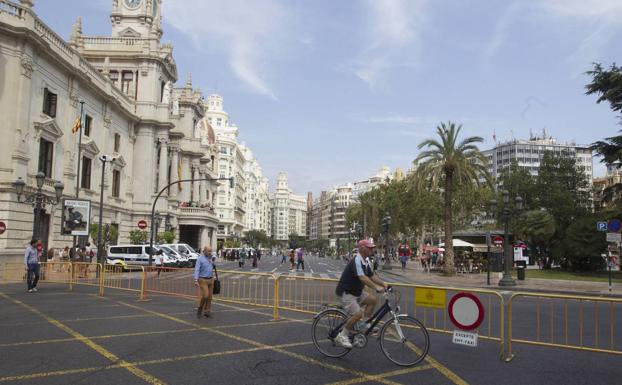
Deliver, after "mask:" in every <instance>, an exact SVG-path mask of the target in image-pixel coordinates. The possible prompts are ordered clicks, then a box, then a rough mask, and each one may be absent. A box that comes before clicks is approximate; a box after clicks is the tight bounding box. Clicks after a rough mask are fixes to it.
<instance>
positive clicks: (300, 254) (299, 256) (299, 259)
mask: <svg viewBox="0 0 622 385" xmlns="http://www.w3.org/2000/svg"><path fill="white" fill-rule="evenodd" d="M301 267H302V270H303V271H304V269H305V253H304V251H303V250H302V247H301V248H299V249H298V251H297V252H296V271H298V269H300V268H301Z"/></svg>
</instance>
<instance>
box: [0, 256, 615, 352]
mask: <svg viewBox="0 0 622 385" xmlns="http://www.w3.org/2000/svg"><path fill="white" fill-rule="evenodd" d="M192 275H193V270H192V269H187V268H186V269H183V268H157V267H155V266H151V267H145V266H125V267H124V266H115V265H103V266H102V265H101V264H97V263H73V264H71V263H68V262H43V263H41V266H40V281H41V282H43V283H46V282H49V283H61V284H68V285H69V288H70V289H71V288H72V287H73V285H86V286H94V287H98V288H99V294H100V295H104V288H111V289H118V290H129V291H133V292H137V293H139V298H140V299H145V298H146V296H147V294H148V293H156V294H166V295H174V296H180V297H187V298H193V299H194V298H198V295H199V290H198V288H197V287H196V286H195V285H194V280H193V279H192ZM219 278H220V281H221V292H220V294H219V295H217V296H215V297H214V299H215V300H216V301H223V302H232V303H239V304H245V305H254V306H265V307H271V308H273V318H274V319H275V320H276V319H278V318H279V311H280V310H289V311H296V312H303V313H309V314H314V313H316V312H318V311H320V310H321V309H322V306H323V305H324V304H327V303H338V299H337V297H336V295H335V286H336V284H337V280H335V279H327V278H314V277H305V276H290V275H274V274H267V273H253V272H244V271H228V270H222V271H219ZM25 279H26V271H25V269H24V265H23V264H22V263H4V264H1V265H0V283H12V282H23V281H24V280H25ZM391 284H392V285H393V286H394V287H396V288H398V290H399V292H400V293H401V299H400V303H399V305H400V309H401V310H400V312H403V313H407V314H410V315H412V316H414V317H416V318H418V319H419V320H420V321H421V322H423V324H424V325H425V326H426V328H427V329H428V330H429V331H432V332H440V333H447V334H450V333H452V332H453V330H454V329H455V327H454V326H453V324H452V323H451V321H450V320H449V319H448V318H449V317H448V312H447V305H448V304H449V301H450V299H451V298H452V297H453V296H454V295H455V294H457V293H458V292H468V293H472V294H473V295H475V296H477V297H478V298H479V299H480V301H481V302H482V304H483V306H484V312H485V318H484V322H483V323H482V324H481V325H480V326H479V328H478V330H476V332H477V333H478V335H479V338H482V339H487V340H492V341H498V343H499V350H500V356H501V357H502V358H505V360H506V361H508V362H509V361H510V360H511V359H512V358H513V357H514V354H513V344H514V343H521V344H529V345H535V346H542V347H553V348H566V349H576V350H584V351H592V352H601V353H611V354H619V355H622V321H620V320H621V319H622V299H617V298H603V297H589V296H574V295H557V294H544V293H542V294H539V293H523V292H517V293H515V294H513V295H512V296H511V297H510V299H509V301H508V305H507V309H508V310H507V311H508V317H507V326H508V329H507V330H508V335H507V338H506V336H505V326H506V324H505V323H506V321H505V319H504V314H505V302H504V299H503V297H502V296H501V295H500V294H499V293H498V292H497V291H493V290H484V289H464V288H455V287H440V286H421V285H409V284H403V283H391ZM417 293H419V296H418V294H417ZM426 294H429V295H431V296H436V299H435V301H439V302H438V303H437V305H436V306H435V305H430V304H422V303H421V302H418V301H421V299H419V300H418V299H417V298H418V297H419V298H421V296H422V295H426ZM515 313H520V314H521V317H520V319H514V314H515ZM506 341H507V355H506V354H505V352H504V348H505V346H506Z"/></svg>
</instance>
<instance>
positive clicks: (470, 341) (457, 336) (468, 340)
mask: <svg viewBox="0 0 622 385" xmlns="http://www.w3.org/2000/svg"><path fill="white" fill-rule="evenodd" d="M477 336H478V335H477V333H469V332H464V331H462V330H454V337H453V339H452V341H451V342H453V343H454V344H458V345H466V346H471V347H474V348H475V347H477Z"/></svg>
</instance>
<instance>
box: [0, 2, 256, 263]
mask: <svg viewBox="0 0 622 385" xmlns="http://www.w3.org/2000/svg"><path fill="white" fill-rule="evenodd" d="M2 3H3V6H2V7H1V8H0V50H1V52H0V57H1V58H2V60H3V61H4V68H5V74H4V76H5V85H4V92H3V93H2V94H0V112H1V113H2V116H3V119H4V124H3V125H2V126H0V134H1V135H2V137H3V141H2V144H1V148H2V151H0V164H1V166H0V217H1V218H3V220H4V221H5V222H6V224H7V231H6V232H5V233H4V234H2V235H0V255H4V256H7V257H9V256H17V255H20V254H22V251H23V247H24V245H25V244H26V243H27V240H28V239H29V238H30V237H31V235H32V226H33V210H32V207H31V206H30V205H27V204H23V203H21V204H20V203H16V201H17V199H16V198H17V197H16V194H15V189H14V187H13V182H14V181H15V180H16V179H17V178H21V179H23V180H24V181H25V182H26V190H32V189H33V186H35V175H36V174H37V173H38V172H39V171H43V172H44V174H45V181H44V186H43V191H44V192H45V193H47V194H49V195H53V184H54V181H61V182H63V183H64V186H65V188H64V197H66V198H71V197H75V196H76V190H77V195H78V197H79V198H80V199H88V200H90V201H91V202H92V208H93V209H92V213H91V216H92V220H93V222H95V223H96V222H97V221H98V220H99V218H98V216H97V211H98V210H97V209H98V203H99V200H100V188H101V187H102V186H100V183H99V179H100V178H98V177H97V176H99V175H100V174H101V173H102V162H101V161H100V160H99V157H100V156H101V155H104V154H106V155H110V156H112V157H114V158H115V161H114V162H113V163H112V164H111V165H107V166H106V169H105V173H104V183H103V194H104V196H103V202H104V204H103V218H102V219H103V223H104V224H108V225H111V226H115V227H117V228H118V229H119V239H118V242H123V243H126V242H129V235H128V234H129V232H130V231H131V230H135V229H137V227H136V224H137V222H138V221H139V220H143V219H144V220H147V221H149V220H150V217H149V215H150V212H151V206H152V203H153V200H154V198H155V196H156V195H157V193H158V192H159V191H161V190H163V189H165V191H164V193H163V195H162V197H161V198H160V199H159V200H158V202H157V206H156V209H157V211H158V212H159V214H160V216H161V218H162V220H161V221H160V229H159V230H160V231H164V230H172V231H174V232H175V234H176V238H177V239H179V240H181V241H184V242H187V243H189V244H191V245H192V246H195V247H198V246H200V245H212V246H215V245H216V229H217V228H218V216H217V214H216V211H215V207H214V206H215V204H216V201H217V198H216V196H217V193H218V192H219V191H220V190H221V189H222V188H223V187H224V186H227V187H225V188H228V182H227V181H225V182H207V181H195V182H193V183H180V184H174V185H172V186H170V187H168V188H166V186H167V185H168V184H169V183H170V182H171V181H175V180H178V179H191V178H192V179H210V178H216V177H218V176H219V174H218V170H217V165H216V162H217V146H216V134H215V132H214V130H213V129H212V127H211V125H210V124H209V121H207V120H205V119H203V118H204V116H205V112H206V108H205V104H204V100H203V96H202V94H201V93H200V92H199V91H197V90H196V89H194V88H193V86H192V80H191V76H190V75H189V76H188V78H187V80H186V82H185V84H184V85H183V86H181V87H176V86H175V83H176V81H177V80H178V74H177V67H176V64H175V60H174V58H173V55H172V52H173V47H172V46H171V45H168V44H162V43H161V41H160V38H161V36H162V28H161V2H160V1H158V0H134V1H127V0H113V1H112V13H111V22H112V36H111V37H88V36H84V35H83V34H82V25H81V21H80V19H78V20H77V21H76V24H75V25H74V27H73V31H72V34H71V38H70V40H69V42H66V41H64V40H63V39H62V38H61V37H59V36H58V35H57V34H56V33H55V32H54V31H53V30H52V29H50V28H49V27H48V26H47V25H46V24H45V23H44V22H43V21H42V20H41V19H40V18H39V17H38V16H37V15H36V13H35V12H34V10H33V1H31V0H28V1H26V0H22V1H21V2H20V3H17V2H12V1H8V0H2ZM82 106H83V115H82V122H83V124H82V141H81V145H80V151H78V146H79V144H78V138H79V135H78V134H74V133H72V126H73V125H74V121H75V120H76V118H77V117H79V116H80V114H81V107H82ZM78 153H81V157H80V164H81V168H80V170H77V162H78ZM227 175H229V174H227ZM236 177H238V176H237V175H236ZM239 178H240V179H239V180H241V181H242V182H243V181H244V178H243V175H240V176H239ZM236 180H237V178H236ZM242 186H243V184H242ZM225 194H226V191H225ZM60 211H61V210H59V208H58V207H54V206H48V207H47V208H46V211H45V212H44V214H43V217H42V225H43V227H44V230H43V231H42V232H41V233H42V238H43V241H44V243H45V245H46V246H50V247H55V248H58V247H64V246H66V245H71V243H72V238H71V237H66V236H61V235H60Z"/></svg>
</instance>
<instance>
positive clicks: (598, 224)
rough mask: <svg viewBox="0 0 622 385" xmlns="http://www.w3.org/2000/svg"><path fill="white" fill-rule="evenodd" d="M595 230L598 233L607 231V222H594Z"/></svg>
mask: <svg viewBox="0 0 622 385" xmlns="http://www.w3.org/2000/svg"><path fill="white" fill-rule="evenodd" d="M596 230H598V231H607V222H604V221H602V222H596Z"/></svg>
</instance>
